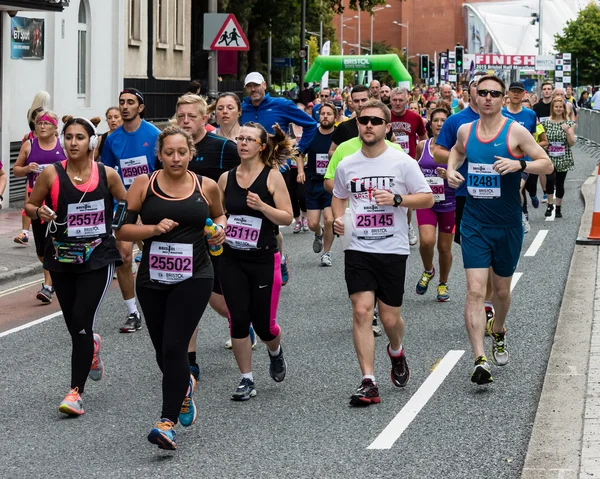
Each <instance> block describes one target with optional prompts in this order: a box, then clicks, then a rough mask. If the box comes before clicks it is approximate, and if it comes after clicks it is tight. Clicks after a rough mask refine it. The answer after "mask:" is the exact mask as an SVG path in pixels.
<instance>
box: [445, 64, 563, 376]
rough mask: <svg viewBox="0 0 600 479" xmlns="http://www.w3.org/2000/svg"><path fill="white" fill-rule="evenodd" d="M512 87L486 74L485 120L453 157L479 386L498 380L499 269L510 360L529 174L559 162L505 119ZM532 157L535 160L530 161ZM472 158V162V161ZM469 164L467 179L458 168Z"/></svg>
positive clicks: (503, 352)
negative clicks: (491, 311)
mask: <svg viewBox="0 0 600 479" xmlns="http://www.w3.org/2000/svg"><path fill="white" fill-rule="evenodd" d="M505 89H506V88H505V86H504V82H503V81H502V80H501V79H499V78H498V77H496V76H494V75H485V76H483V77H481V78H480V79H479V82H478V83H477V95H476V99H475V101H476V102H477V107H478V109H479V115H480V119H479V120H477V121H475V122H473V123H470V124H468V125H463V126H461V127H460V128H459V130H458V137H457V141H456V144H455V145H454V148H453V149H452V151H451V152H450V157H449V159H448V172H447V177H448V184H449V185H450V186H452V187H454V188H456V187H457V186H458V185H460V184H462V183H465V184H466V186H467V193H468V196H467V202H466V204H465V210H464V213H463V218H462V223H461V236H462V240H461V247H462V253H463V262H464V266H465V270H466V275H467V299H466V304H465V325H466V327H467V332H468V334H469V340H470V341H471V347H472V348H473V355H474V357H475V366H474V369H473V373H472V375H471V381H472V382H474V383H477V384H487V383H490V382H492V381H493V378H492V372H491V368H490V365H489V364H488V361H487V358H486V357H485V354H484V344H483V338H484V330H485V327H484V325H483V324H482V323H481V319H480V318H481V317H482V316H483V315H484V314H485V310H484V296H485V285H486V282H487V280H488V275H489V274H490V273H489V268H490V266H491V267H492V273H491V275H492V283H493V290H494V300H493V302H494V306H495V309H496V315H495V317H494V318H492V319H490V321H489V322H488V324H487V329H488V332H489V334H490V335H491V336H492V338H493V342H492V348H491V359H492V360H493V362H494V363H495V364H496V365H498V366H504V365H506V364H507V363H508V350H507V348H506V338H505V334H506V329H505V327H504V323H505V320H506V314H507V313H508V309H509V307H510V283H511V279H512V275H513V273H514V271H515V268H516V266H517V262H518V261H519V255H520V253H521V245H522V242H523V225H522V224H521V197H520V192H519V185H520V181H521V173H523V172H525V173H534V174H547V173H548V172H549V171H551V170H552V163H551V162H550V159H549V158H548V155H547V154H546V153H545V152H544V150H543V149H542V148H541V147H540V146H539V145H538V144H537V143H536V142H535V139H534V138H533V137H532V136H531V133H529V132H528V131H527V130H526V129H525V128H523V127H522V126H521V125H519V124H518V123H516V122H515V121H513V120H510V119H507V118H505V117H503V116H502V113H501V109H502V99H503V97H504V92H505ZM525 155H527V156H529V157H530V158H531V160H532V161H529V162H528V161H525V160H524V159H523V158H524V156H525ZM467 157H468V160H467ZM464 162H466V163H467V174H466V175H465V176H463V175H461V174H460V173H459V172H458V171H457V169H458V168H459V167H460V166H461V165H462V164H463V163H464Z"/></svg>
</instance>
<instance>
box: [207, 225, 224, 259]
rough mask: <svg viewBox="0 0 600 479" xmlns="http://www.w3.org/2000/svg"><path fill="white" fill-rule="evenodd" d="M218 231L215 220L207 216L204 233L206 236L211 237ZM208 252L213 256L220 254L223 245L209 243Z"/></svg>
mask: <svg viewBox="0 0 600 479" xmlns="http://www.w3.org/2000/svg"><path fill="white" fill-rule="evenodd" d="M216 232H217V225H215V224H214V223H213V220H211V219H210V218H206V226H205V227H204V233H205V234H206V238H207V239H210V238H211V236H212V235H214V234H215V233H216ZM208 252H209V253H210V254H212V255H213V256H219V255H220V254H221V253H222V252H223V245H216V244H210V243H208Z"/></svg>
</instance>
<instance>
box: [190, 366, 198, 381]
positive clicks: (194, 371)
mask: <svg viewBox="0 0 600 479" xmlns="http://www.w3.org/2000/svg"><path fill="white" fill-rule="evenodd" d="M190 374H191V375H192V376H194V379H195V380H196V382H198V379H200V368H199V367H198V365H197V364H193V365H190Z"/></svg>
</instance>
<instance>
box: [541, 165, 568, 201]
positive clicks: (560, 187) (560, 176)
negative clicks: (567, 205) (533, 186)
mask: <svg viewBox="0 0 600 479" xmlns="http://www.w3.org/2000/svg"><path fill="white" fill-rule="evenodd" d="M566 178H567V172H566V171H556V170H554V171H553V172H552V174H551V175H546V191H544V193H546V194H547V195H551V194H553V193H554V187H555V186H556V195H555V196H556V197H557V198H559V199H562V197H563V196H565V180H566Z"/></svg>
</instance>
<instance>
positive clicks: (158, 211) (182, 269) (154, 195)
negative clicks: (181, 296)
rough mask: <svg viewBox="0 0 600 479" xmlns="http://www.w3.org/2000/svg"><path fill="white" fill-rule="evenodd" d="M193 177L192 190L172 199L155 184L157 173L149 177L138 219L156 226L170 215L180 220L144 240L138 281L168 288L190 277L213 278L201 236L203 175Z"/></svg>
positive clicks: (206, 214)
mask: <svg viewBox="0 0 600 479" xmlns="http://www.w3.org/2000/svg"><path fill="white" fill-rule="evenodd" d="M188 174H189V175H191V176H193V178H194V183H195V187H194V191H193V192H192V194H191V195H190V196H188V197H187V198H172V197H170V196H169V195H167V194H166V193H164V192H163V191H162V190H161V189H160V187H159V184H158V181H157V178H158V176H160V175H159V172H158V171H157V172H155V173H153V174H152V176H151V177H150V183H149V184H148V189H147V191H146V199H145V200H144V203H143V204H142V209H141V211H140V218H141V219H142V223H144V224H146V225H157V224H158V223H160V222H161V221H162V220H163V219H165V218H169V219H171V220H173V221H176V222H177V223H179V226H177V227H175V228H173V229H172V230H171V231H169V232H168V233H165V234H161V235H158V236H153V237H152V238H148V239H146V240H144V250H143V253H142V261H141V263H140V269H139V271H138V277H137V281H138V283H139V284H140V285H142V286H145V287H147V288H153V289H169V288H172V287H175V286H176V285H177V284H178V283H180V282H182V281H185V280H186V279H189V278H213V268H212V263H211V261H210V258H209V257H208V251H207V248H206V241H205V238H204V226H205V225H206V219H207V218H209V217H210V210H209V206H208V202H207V200H206V198H205V196H204V194H203V193H202V177H201V176H199V175H195V174H193V173H191V172H188Z"/></svg>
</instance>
